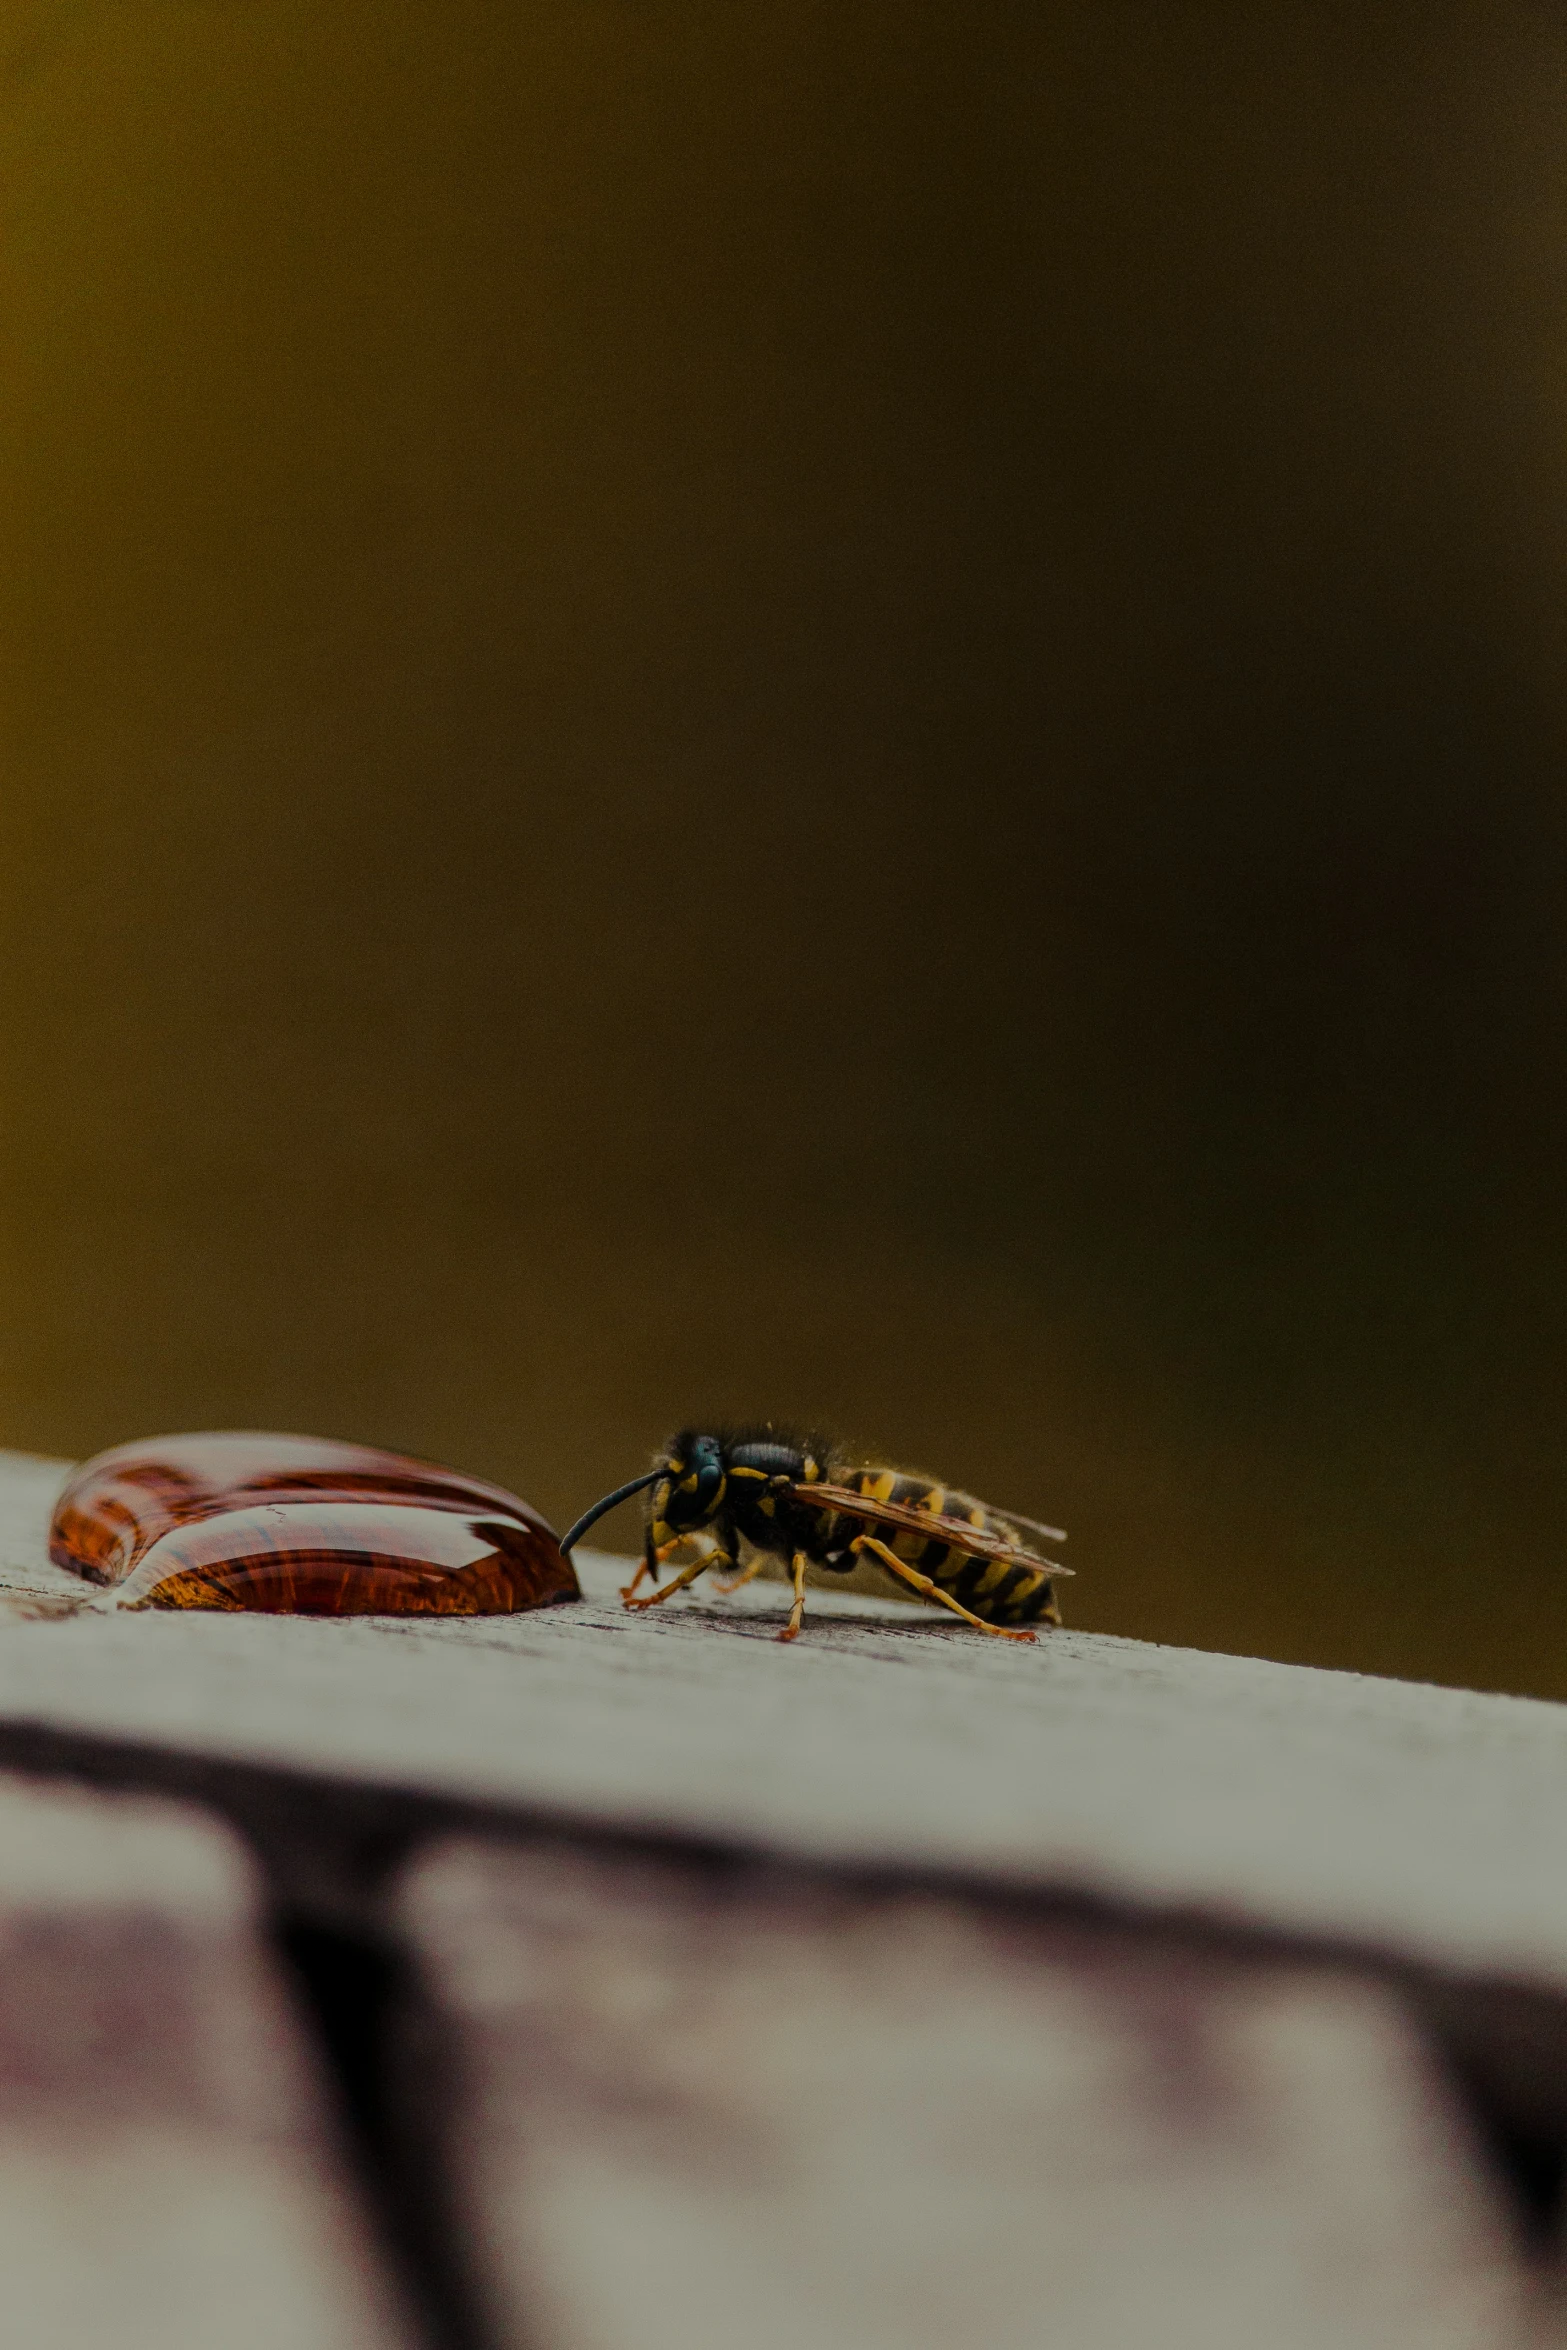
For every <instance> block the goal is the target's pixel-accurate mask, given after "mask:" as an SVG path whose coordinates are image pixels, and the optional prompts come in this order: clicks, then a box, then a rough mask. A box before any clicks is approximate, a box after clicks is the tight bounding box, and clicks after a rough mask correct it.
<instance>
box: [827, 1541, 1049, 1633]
mask: <svg viewBox="0 0 1567 2350" xmlns="http://www.w3.org/2000/svg"><path fill="white" fill-rule="evenodd" d="M849 1548H850V1549H851V1550H873V1551H874V1552H875V1553H876V1556H877V1557H878V1558H879V1559H880V1560H881V1562H882V1564H883V1566H886V1567H889V1568H890V1569H891V1570H892V1572H893V1574H895V1575H896V1576H897V1577H898V1578H899V1579H900V1581H902V1582H904V1583H907V1584H909V1585H911V1586H912V1588H913V1589H914V1590H915V1591H918V1592H920V1593H921V1594H922V1595H923V1597H924V1598H926V1599H939V1600H940V1602H941V1604H942V1606H943V1607H949V1608H951V1610H952V1612H953V1614H954V1615H955V1616H961V1617H962V1618H963V1620H964V1622H965V1623H968V1624H972V1625H973V1627H974V1629H975V1631H976V1632H993V1633H994V1634H995V1636H996V1638H997V1639H998V1640H1029V1641H1031V1640H1032V1639H1033V1637H1034V1635H1033V1633H1032V1632H1014V1631H1013V1630H1012V1628H1011V1626H1010V1625H1009V1624H987V1623H986V1622H985V1620H984V1618H983V1617H982V1616H976V1615H975V1614H974V1613H973V1611H972V1610H971V1609H969V1608H966V1607H965V1606H964V1605H963V1603H962V1601H961V1600H957V1599H954V1598H953V1596H952V1594H951V1592H950V1591H943V1590H942V1588H941V1585H940V1584H939V1583H933V1582H932V1581H931V1579H930V1577H929V1576H928V1575H922V1574H921V1573H920V1571H919V1569H918V1567H911V1566H910V1565H909V1563H908V1561H907V1560H906V1559H900V1558H899V1556H898V1554H897V1552H896V1551H894V1550H889V1549H888V1547H887V1545H886V1543H885V1542H878V1541H877V1539H876V1537H875V1535H874V1534H860V1535H857V1536H856V1537H855V1539H854V1541H853V1542H851V1543H850V1545H849Z"/></svg>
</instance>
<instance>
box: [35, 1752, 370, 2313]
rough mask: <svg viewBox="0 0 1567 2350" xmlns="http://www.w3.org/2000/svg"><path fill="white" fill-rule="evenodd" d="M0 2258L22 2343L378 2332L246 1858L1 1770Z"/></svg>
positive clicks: (159, 1822) (121, 1806)
mask: <svg viewBox="0 0 1567 2350" xmlns="http://www.w3.org/2000/svg"><path fill="white" fill-rule="evenodd" d="M0 2278H3V2280H4V2285H3V2299H4V2310H5V2319H4V2332H5V2338H6V2340H7V2341H8V2342H15V2343H18V2344H22V2343H25V2344H27V2345H28V2350H83V2346H84V2345H87V2344H94V2343H110V2342H112V2343H113V2344H115V2346H116V2350H214V2346H215V2345H219V2344H221V2345H222V2350H277V2346H278V2345H280V2344H285V2343H286V2344H287V2345H288V2350H399V2346H406V2343H407V2341H408V2335H407V2332H406V2329H405V2327H404V2325H403V2323H402V2321H401V2320H400V2318H399V2317H398V2315H397V2313H396V2310H395V2308H394V2305H393V2300H392V2296H391V2294H390V2292H389V2290H388V2288H387V2286H386V2284H385V2282H384V2280H383V2279H382V2278H381V2276H380V2274H379V2272H378V2267H377V2262H376V2260H375V2258H374V2255H373V2252H372V2249H371V2244H370V2241H369V2238H368V2236H367V2233H366V2229H365V2226H364V2224H363V2221H362V2218H361V2215H360V2213H359V2211H358V2209H357V2207H356V2203H355V2199H354V2196H353V2194H352V2192H351V2189H350V2187H349V2185H348V2183H347V2180H346V2178H345V2176H344V2172H343V2167H342V2164H341V2162H340V2160H339V2158H338V2154H337V2150H336V2147H335V2145H334V2140H333V2132H332V2129H331V2126H330V2123H329V2119H328V2115H327V2111H326V2107H325V2104H324V2100H323V2093H322V2089H321V2086H320V2084H319V2082H318V2081H317V2079H316V2077H315V2075H314V2072H313V2069H312V2066H311V2064H310V2062H309V2059H308V2057H307V2055H306V2052H305V2049H304V2047H303V2045H302V2043H301V2040H300V2037H299V2033H298V2029H297V2026H296V2023H295V2019H294V2015H293V2012H292V2008H291V2006H290V2003H289V2001H288V2000H287V1998H286V1997H285V1995H284V1992H283V1990H282V1988H281V1986H280V1984H279V1982H278V1980H277V1979H276V1978H275V1976H274V1974H273V1971H272V1969H271V1967H270V1966H269V1965H268V1963H267V1961H266V1959H265V1956H264V1954H263V1950H262V1946H261V1941H260V1937H259V1930H258V1917H257V1910H256V1901H255V1893H254V1888H253V1886H252V1882H251V1873H250V1868H249V1865H248V1863H247V1862H246V1861H245V1860H244V1858H243V1856H242V1855H241V1853H240V1852H239V1850H238V1848H237V1847H236V1846H235V1844H234V1842H233V1840H232V1838H231V1837H230V1836H229V1835H228V1833H227V1832H226V1831H225V1830H223V1829H221V1828H219V1827H217V1826H216V1825H214V1824H212V1823H210V1822H208V1821H206V1820H204V1819H202V1818H201V1817H200V1816H199V1815H198V1814H188V1813H185V1812H183V1811H180V1810H177V1809H175V1808H174V1807H172V1806H166V1805H162V1804H157V1803H153V1802H148V1801H142V1800H135V1799H127V1798H121V1797H99V1796H91V1795H85V1794H79V1793H72V1792H65V1791H58V1790H42V1789H39V1788H36V1787H32V1786H28V1785H26V1784H23V1783H19V1782H16V1781H12V1780H5V1781H0Z"/></svg>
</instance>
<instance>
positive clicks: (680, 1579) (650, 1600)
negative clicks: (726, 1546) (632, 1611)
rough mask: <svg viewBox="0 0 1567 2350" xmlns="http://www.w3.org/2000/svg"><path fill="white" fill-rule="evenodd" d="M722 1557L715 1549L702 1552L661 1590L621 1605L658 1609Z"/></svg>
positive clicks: (671, 1545) (623, 1600) (721, 1553)
mask: <svg viewBox="0 0 1567 2350" xmlns="http://www.w3.org/2000/svg"><path fill="white" fill-rule="evenodd" d="M669 1547H670V1548H671V1550H673V1549H674V1548H675V1547H676V1546H675V1544H673V1543H671V1544H670V1546H669ZM723 1555H724V1553H723V1552H722V1551H721V1550H718V1549H716V1548H715V1549H713V1550H704V1551H703V1553H702V1555H701V1557H700V1558H699V1559H693V1560H692V1562H691V1564H690V1566H689V1567H682V1568H681V1570H680V1572H679V1574H678V1575H676V1576H674V1577H673V1578H672V1579H671V1580H670V1581H669V1582H668V1583H666V1584H665V1585H664V1586H663V1588H662V1589H661V1590H659V1591H650V1592H649V1593H648V1595H647V1597H646V1599H624V1598H623V1599H622V1602H621V1604H622V1606H624V1607H660V1606H662V1604H663V1602H664V1601H665V1600H666V1599H672V1598H673V1597H674V1595H675V1593H676V1592H677V1591H683V1590H684V1589H685V1587H686V1585H687V1584H688V1583H694V1582H695V1581H696V1579H697V1577H698V1575H705V1574H706V1573H707V1570H708V1568H709V1567H711V1566H714V1565H716V1564H717V1562H718V1560H719V1559H721V1558H722V1557H723ZM634 1588H635V1586H634V1585H633V1589H634Z"/></svg>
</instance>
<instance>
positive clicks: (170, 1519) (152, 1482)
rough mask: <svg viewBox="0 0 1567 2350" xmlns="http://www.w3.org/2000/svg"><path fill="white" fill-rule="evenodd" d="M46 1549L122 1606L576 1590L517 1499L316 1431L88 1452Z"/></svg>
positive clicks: (317, 1606)
mask: <svg viewBox="0 0 1567 2350" xmlns="http://www.w3.org/2000/svg"><path fill="white" fill-rule="evenodd" d="M49 1555H50V1557H51V1558H52V1559H53V1560H54V1562H55V1564H56V1566H60V1567H65V1568H68V1569H70V1570H71V1571H72V1572H74V1573H76V1574H78V1575H81V1576H83V1577H85V1578H86V1579H87V1580H88V1581H89V1582H92V1583H98V1584H102V1585H105V1586H107V1587H109V1588H110V1589H112V1590H113V1592H114V1594H115V1598H116V1601H117V1603H118V1604H119V1605H120V1606H122V1607H191V1608H221V1609H227V1610H230V1611H235V1610H250V1611H256V1612H260V1613H262V1614H268V1615H337V1616H349V1615H509V1614H513V1613H515V1612H516V1611H517V1610H519V1609H523V1608H534V1607H549V1606H552V1605H554V1604H555V1603H556V1602H558V1601H561V1600H570V1599H579V1598H580V1597H581V1596H582V1594H581V1590H580V1588H579V1586H578V1583H577V1578H576V1574H575V1572H574V1571H573V1569H572V1566H571V1563H570V1561H569V1560H568V1559H566V1558H563V1557H562V1555H561V1551H560V1546H559V1544H558V1542H557V1541H556V1539H555V1535H554V1533H553V1531H552V1529H551V1528H550V1527H549V1526H548V1525H547V1524H546V1523H545V1521H544V1519H543V1518H541V1517H540V1515H539V1513H538V1512H537V1510H535V1509H531V1508H530V1507H529V1505H528V1504H527V1503H526V1502H525V1501H519V1500H518V1498H517V1496H516V1495H515V1494H512V1493H508V1492H506V1491H505V1489H504V1488H503V1487H501V1486H499V1485H488V1484H485V1483H484V1482H483V1480H482V1479H480V1478H477V1477H468V1476H464V1475H462V1474H461V1472H459V1471H457V1470H455V1469H443V1468H439V1467H437V1466H436V1465H435V1464H433V1463H431V1462H429V1461H416V1460H409V1459H406V1458H405V1457H404V1456H403V1455H402V1454H400V1453H392V1452H381V1451H379V1450H378V1449H376V1448H375V1447H374V1446H371V1445H359V1444H338V1443H334V1442H332V1441H331V1440H329V1439H327V1438H324V1437H314V1436H274V1435H262V1434H255V1435H251V1434H244V1433H235V1434H216V1435H190V1436H156V1437H149V1438H146V1439H144V1440H143V1441H142V1442H140V1443H137V1444H122V1445H119V1446H117V1447H116V1448H115V1449H114V1450H113V1451H112V1452H104V1453H99V1454H98V1455H97V1457H96V1458H95V1459H93V1460H90V1461H88V1462H87V1463H86V1464H85V1465H84V1466H83V1467H82V1468H80V1469H78V1470H77V1472H76V1474H75V1476H74V1477H72V1478H71V1480H70V1482H69V1483H68V1484H67V1486H66V1488H65V1490H64V1492H63V1493H62V1494H61V1496H60V1499H59V1501H58V1502H57V1503H56V1505H55V1512H54V1518H53V1522H52V1523H51V1526H50V1529H49Z"/></svg>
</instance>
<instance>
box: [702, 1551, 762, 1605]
mask: <svg viewBox="0 0 1567 2350" xmlns="http://www.w3.org/2000/svg"><path fill="white" fill-rule="evenodd" d="M766 1564H767V1553H766V1551H765V1550H759V1551H758V1552H757V1554H756V1556H755V1558H754V1559H753V1560H752V1561H751V1564H750V1565H749V1566H748V1567H743V1568H742V1569H741V1571H740V1573H739V1574H738V1575H736V1576H735V1578H734V1580H733V1581H732V1582H730V1583H715V1584H714V1585H713V1589H714V1590H715V1591H721V1592H722V1593H723V1595H724V1597H725V1598H726V1599H727V1598H728V1597H729V1594H730V1592H731V1591H738V1590H739V1588H740V1586H741V1584H742V1583H749V1582H750V1581H751V1580H752V1578H753V1577H754V1576H757V1575H759V1574H760V1573H761V1571H762V1569H763V1567H764V1566H765V1565H766Z"/></svg>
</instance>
